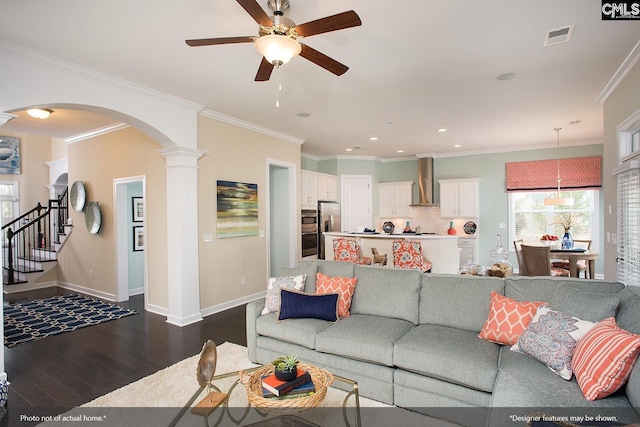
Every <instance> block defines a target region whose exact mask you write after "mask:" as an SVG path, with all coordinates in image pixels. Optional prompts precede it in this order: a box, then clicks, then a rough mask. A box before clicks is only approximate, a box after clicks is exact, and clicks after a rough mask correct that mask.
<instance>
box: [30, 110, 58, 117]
mask: <svg viewBox="0 0 640 427" xmlns="http://www.w3.org/2000/svg"><path fill="white" fill-rule="evenodd" d="M51 113H53V110H50V109H48V108H34V109H31V110H27V114H29V115H30V116H31V117H33V118H36V119H47V118H49V116H50V115H51Z"/></svg>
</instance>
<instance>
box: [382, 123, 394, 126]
mask: <svg viewBox="0 0 640 427" xmlns="http://www.w3.org/2000/svg"><path fill="white" fill-rule="evenodd" d="M384 124H385V125H386V126H392V125H394V124H395V123H393V122H384Z"/></svg>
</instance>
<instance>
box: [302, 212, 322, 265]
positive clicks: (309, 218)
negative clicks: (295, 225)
mask: <svg viewBox="0 0 640 427" xmlns="http://www.w3.org/2000/svg"><path fill="white" fill-rule="evenodd" d="M300 221H301V224H300V231H301V232H302V256H303V257H306V256H312V255H317V254H318V211H317V210H315V209H303V210H302V214H301V215H300Z"/></svg>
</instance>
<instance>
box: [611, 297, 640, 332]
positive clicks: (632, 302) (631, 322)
mask: <svg viewBox="0 0 640 427" xmlns="http://www.w3.org/2000/svg"><path fill="white" fill-rule="evenodd" d="M618 298H619V299H620V305H618V313H617V314H616V323H617V324H618V326H620V327H621V328H622V329H624V330H625V331H629V332H631V333H633V334H640V287H638V286H627V287H626V288H624V289H622V290H621V291H620V292H618Z"/></svg>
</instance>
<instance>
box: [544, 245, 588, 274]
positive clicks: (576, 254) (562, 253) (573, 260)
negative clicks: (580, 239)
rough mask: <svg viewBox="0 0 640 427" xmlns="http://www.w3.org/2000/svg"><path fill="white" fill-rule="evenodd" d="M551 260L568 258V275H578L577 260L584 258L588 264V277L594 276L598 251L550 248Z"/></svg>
mask: <svg viewBox="0 0 640 427" xmlns="http://www.w3.org/2000/svg"><path fill="white" fill-rule="evenodd" d="M549 252H550V257H551V259H552V260H569V276H570V277H578V261H579V260H585V261H587V263H588V265H589V278H590V279H593V278H595V273H596V259H597V258H598V256H599V254H598V252H594V251H590V250H584V249H551V250H550V251H549Z"/></svg>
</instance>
